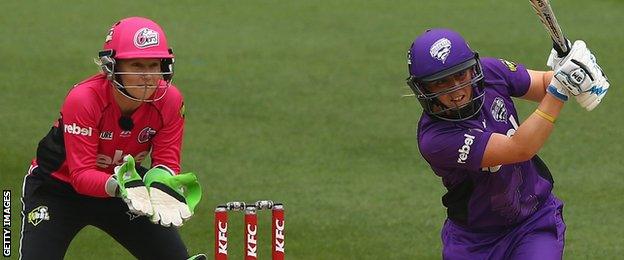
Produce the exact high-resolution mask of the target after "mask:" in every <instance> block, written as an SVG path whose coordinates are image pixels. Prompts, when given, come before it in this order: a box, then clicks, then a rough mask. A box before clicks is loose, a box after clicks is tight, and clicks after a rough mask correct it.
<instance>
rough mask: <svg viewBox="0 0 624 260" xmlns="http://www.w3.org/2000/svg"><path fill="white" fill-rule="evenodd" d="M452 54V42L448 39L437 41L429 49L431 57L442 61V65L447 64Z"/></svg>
mask: <svg viewBox="0 0 624 260" xmlns="http://www.w3.org/2000/svg"><path fill="white" fill-rule="evenodd" d="M450 53H451V41H449V39H447V38H442V39H439V40H437V41H436V42H434V43H433V44H432V45H431V48H430V49H429V54H431V57H432V58H434V59H436V60H439V61H441V62H442V63H444V62H446V58H447V57H448V55H449V54H450Z"/></svg>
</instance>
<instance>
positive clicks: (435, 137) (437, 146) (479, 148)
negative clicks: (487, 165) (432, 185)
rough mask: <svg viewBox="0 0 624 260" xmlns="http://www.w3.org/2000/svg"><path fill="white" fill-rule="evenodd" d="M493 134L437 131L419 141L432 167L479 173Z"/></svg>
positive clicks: (426, 134) (459, 129)
mask: <svg viewBox="0 0 624 260" xmlns="http://www.w3.org/2000/svg"><path fill="white" fill-rule="evenodd" d="M491 134H492V133H491V132H483V131H481V130H480V129H461V128H450V129H436V130H432V131H428V132H426V133H425V134H423V136H422V137H421V138H420V140H419V149H420V152H421V154H422V155H423V157H424V158H425V160H427V162H429V164H430V165H431V166H432V167H435V168H441V169H446V170H453V169H462V170H468V171H479V170H480V169H481V168H482V167H481V161H482V159H483V155H484V154H485V147H486V145H487V142H488V140H489V139H490V135H491Z"/></svg>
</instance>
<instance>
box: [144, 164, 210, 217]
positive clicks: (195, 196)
mask: <svg viewBox="0 0 624 260" xmlns="http://www.w3.org/2000/svg"><path fill="white" fill-rule="evenodd" d="M143 181H144V182H145V185H146V186H147V187H148V188H149V193H150V200H151V202H152V206H153V207H154V215H153V216H152V219H151V220H152V222H154V223H157V224H160V225H163V226H165V227H168V226H171V225H174V226H176V227H179V226H182V223H183V222H184V221H185V220H187V219H189V218H190V217H191V216H192V215H193V212H194V210H195V206H197V204H198V203H199V201H200V200H201V187H200V186H199V182H198V181H197V177H196V176H195V174H194V173H192V172H188V173H184V174H178V175H173V172H172V171H171V170H170V169H168V168H167V167H164V166H156V167H154V168H152V169H150V170H149V171H147V173H146V174H145V177H144V178H143Z"/></svg>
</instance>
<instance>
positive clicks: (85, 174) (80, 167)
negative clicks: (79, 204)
mask: <svg viewBox="0 0 624 260" xmlns="http://www.w3.org/2000/svg"><path fill="white" fill-rule="evenodd" d="M89 91H90V90H88V89H74V90H73V91H70V93H69V94H68V95H67V97H66V98H65V102H64V103H63V107H62V109H61V116H62V121H63V126H62V127H63V130H64V131H63V137H64V140H65V156H66V158H65V160H66V163H67V166H68V168H69V175H70V180H71V185H72V186H73V188H74V189H75V190H76V192H78V193H80V194H83V195H87V196H92V197H109V195H108V194H107V193H106V190H105V183H106V181H107V179H108V178H109V176H110V175H109V174H107V173H105V172H103V171H100V170H98V169H97V168H96V157H97V149H98V142H99V135H100V133H99V130H98V127H97V126H98V123H99V118H100V117H101V111H100V110H99V109H98V106H97V104H96V103H95V102H94V101H93V99H91V98H89V94H90V93H89Z"/></svg>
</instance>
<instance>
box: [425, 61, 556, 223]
mask: <svg viewBox="0 0 624 260" xmlns="http://www.w3.org/2000/svg"><path fill="white" fill-rule="evenodd" d="M481 62H482V67H483V73H484V76H485V79H484V92H485V95H484V104H483V107H482V109H481V111H480V112H479V114H477V115H476V116H474V117H473V118H471V119H468V120H464V121H460V122H450V121H442V120H437V119H434V118H432V117H430V116H429V115H427V114H424V113H423V115H422V117H421V119H420V122H419V124H418V146H419V149H420V152H421V154H422V155H423V157H424V158H425V159H426V160H427V162H428V163H429V164H430V165H431V168H432V169H433V171H434V172H435V174H436V175H438V176H440V177H442V181H443V184H444V186H445V187H446V188H447V190H448V192H447V194H445V195H444V196H443V198H442V202H443V204H444V206H446V207H447V213H448V217H449V218H450V219H451V220H453V222H455V223H456V224H458V225H461V226H464V227H466V228H470V229H473V228H474V229H475V230H480V229H483V230H497V229H504V228H507V227H509V226H512V225H514V224H517V223H519V222H521V221H522V220H524V219H526V218H527V217H528V216H530V215H531V214H533V213H534V212H535V211H536V210H537V209H538V208H539V207H540V206H541V205H542V204H543V203H544V202H545V201H546V199H547V198H548V196H549V195H550V193H551V190H552V177H551V175H550V172H549V171H548V168H547V167H546V165H544V163H543V162H542V161H541V160H540V159H539V157H537V156H535V157H533V158H532V159H531V160H528V161H524V162H520V163H514V164H509V165H499V166H496V167H488V168H481V161H482V159H483V155H484V153H485V147H486V145H487V142H488V140H489V138H490V135H491V134H492V133H499V134H503V135H507V136H512V135H513V134H514V133H515V132H516V130H517V129H518V125H519V123H518V122H519V119H518V114H517V112H516V108H515V107H514V104H513V101H512V99H511V97H520V96H522V95H524V94H526V92H527V91H528V88H529V84H530V78H529V74H528V72H527V70H526V68H525V67H524V66H523V65H516V64H514V63H512V62H509V61H505V60H502V59H495V58H482V59H481Z"/></svg>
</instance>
